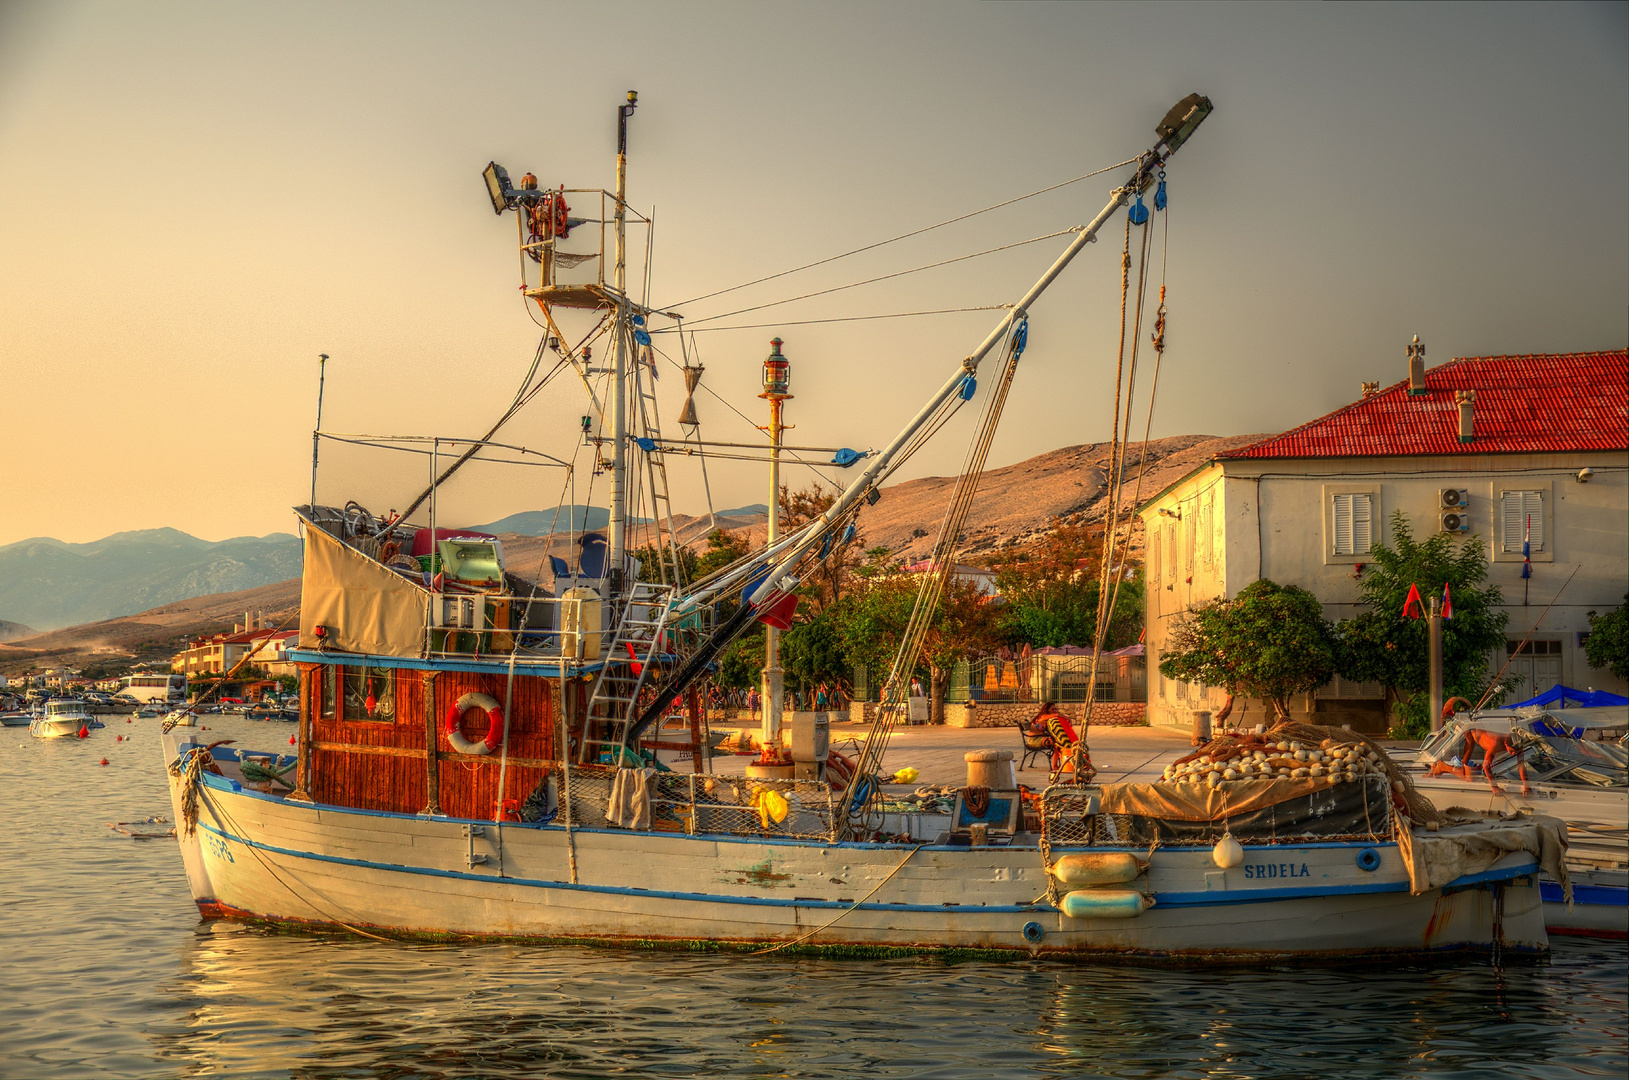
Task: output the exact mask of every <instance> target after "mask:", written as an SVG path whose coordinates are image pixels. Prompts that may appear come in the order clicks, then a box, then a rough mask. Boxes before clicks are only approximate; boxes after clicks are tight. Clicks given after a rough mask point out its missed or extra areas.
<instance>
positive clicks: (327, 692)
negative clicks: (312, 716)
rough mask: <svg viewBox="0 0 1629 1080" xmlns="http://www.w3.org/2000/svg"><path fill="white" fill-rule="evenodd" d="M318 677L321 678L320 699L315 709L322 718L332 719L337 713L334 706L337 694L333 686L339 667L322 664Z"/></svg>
mask: <svg viewBox="0 0 1629 1080" xmlns="http://www.w3.org/2000/svg"><path fill="white" fill-rule="evenodd" d="M320 677H321V679H322V701H321V703H320V707H319V708H318V710H317V711H318V715H320V716H321V717H322V718H323V719H324V720H332V719H334V718H335V717H337V716H338V715H339V713H338V712H336V711H335V708H334V706H335V705H336V703H337V702H338V695H337V694H336V693H335V692H334V687H335V685H336V683H337V682H338V678H339V669H338V668H336V667H328V666H326V665H324V667H323V668H322V671H321V675H320Z"/></svg>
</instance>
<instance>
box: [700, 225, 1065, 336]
mask: <svg viewBox="0 0 1629 1080" xmlns="http://www.w3.org/2000/svg"><path fill="white" fill-rule="evenodd" d="M1079 231H1080V226H1078V225H1073V226H1070V227H1069V228H1067V229H1059V230H1057V231H1056V232H1049V233H1046V234H1044V235H1042V236H1032V237H1030V238H1029V239H1028V240H1015V241H1013V242H1012V243H1010V244H998V245H997V246H995V247H992V248H985V249H984V250H983V251H974V252H971V253H970V254H967V255H957V256H955V257H954V258H949V259H941V260H939V261H938V262H931V263H923V264H922V265H921V266H913V267H911V268H910V269H909V270H896V271H894V272H893V273H892V274H880V275H878V276H877V277H871V278H865V279H864V280H862V281H851V282H849V283H848V284H847V285H834V286H832V287H831V288H829V289H817V290H815V291H814V292H807V293H804V294H802V295H801V296H792V297H788V298H787V299H785V300H772V301H770V302H769V303H767V304H754V305H753V306H752V307H744V308H736V309H735V310H734V311H726V312H724V313H722V314H719V315H708V316H707V317H705V318H701V319H696V320H694V322H693V323H692V325H699V324H701V323H709V322H717V321H718V320H719V319H728V318H729V317H730V316H732V315H745V314H746V313H747V312H749V311H763V310H764V309H765V308H772V307H780V306H781V305H782V304H794V303H796V302H797V301H799V300H808V299H811V298H813V297H816V296H826V295H829V294H830V293H835V292H843V291H844V290H846V289H857V288H859V287H860V286H862V285H875V284H876V283H877V282H879V281H890V280H892V279H893V278H898V277H905V276H906V275H907V274H916V273H920V272H922V271H923V270H933V269H935V268H937V267H940V266H950V265H951V264H953V263H959V262H966V261H967V260H969V259H977V258H980V257H982V256H985V255H994V254H996V253H997V252H1000V251H1010V250H1012V249H1013V248H1021V247H1024V246H1025V245H1026V244H1039V243H1040V242H1041V241H1042V240H1051V239H1052V238H1053V237H1057V236H1067V235H1069V234H1070V233H1073V232H1079Z"/></svg>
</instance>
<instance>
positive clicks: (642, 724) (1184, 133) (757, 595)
mask: <svg viewBox="0 0 1629 1080" xmlns="http://www.w3.org/2000/svg"><path fill="white" fill-rule="evenodd" d="M1213 108H1214V106H1213V105H1212V104H1211V101H1210V99H1209V98H1208V97H1205V96H1204V95H1202V94H1189V95H1188V96H1187V97H1185V98H1183V99H1182V100H1181V101H1179V102H1177V103H1176V105H1174V106H1172V108H1171V110H1170V111H1169V112H1167V113H1166V114H1165V117H1164V119H1162V120H1161V121H1160V122H1159V124H1158V125H1157V126H1156V127H1155V128H1154V133H1155V135H1157V136H1158V141H1157V142H1156V143H1155V144H1154V146H1153V147H1152V148H1151V149H1149V150H1147V151H1145V152H1144V153H1143V154H1142V156H1141V157H1140V158H1138V160H1137V169H1136V172H1135V173H1133V174H1132V176H1131V178H1130V180H1128V181H1127V182H1126V183H1125V184H1124V185H1122V186H1120V187H1117V188H1115V189H1114V190H1113V191H1112V192H1111V193H1110V196H1109V201H1108V203H1107V204H1106V205H1105V206H1104V207H1103V209H1102V210H1100V211H1098V214H1097V216H1096V217H1094V218H1093V219H1092V220H1091V221H1090V222H1089V223H1087V224H1086V225H1085V226H1083V227H1082V228H1081V229H1080V231H1079V233H1078V234H1077V235H1076V236H1075V238H1074V239H1073V240H1072V241H1070V243H1069V246H1068V247H1066V248H1065V249H1064V250H1063V253H1062V254H1061V255H1059V256H1058V258H1057V260H1056V261H1054V262H1053V264H1052V265H1051V266H1049V267H1048V268H1047V270H1046V272H1045V273H1043V274H1042V275H1041V277H1040V279H1039V280H1037V281H1036V282H1035V284H1034V285H1032V286H1030V288H1029V291H1028V292H1026V293H1025V294H1024V295H1023V298H1022V299H1020V300H1019V301H1018V302H1017V303H1016V304H1014V305H1013V306H1012V307H1011V308H1009V309H1008V310H1007V312H1006V314H1005V315H1003V316H1002V317H1001V319H1000V321H998V322H997V323H996V325H995V328H994V329H992V330H991V331H990V333H989V336H987V337H986V338H985V339H984V341H983V342H981V343H980V344H979V346H978V348H976V349H974V350H973V351H972V352H971V353H970V354H968V356H967V358H966V359H964V360H963V361H962V362H961V363H960V364H959V365H957V368H956V370H955V372H954V373H953V374H952V375H951V377H950V378H949V379H948V380H946V382H945V383H944V385H942V386H941V387H940V388H939V389H938V391H936V392H935V393H934V395H933V396H932V397H930V398H929V399H928V401H927V403H926V404H925V405H923V406H922V408H921V410H920V411H919V412H918V413H917V414H916V416H914V417H913V418H912V419H911V422H910V423H909V424H907V425H906V426H905V428H904V429H903V430H902V431H900V433H899V434H898V435H896V436H895V437H894V439H893V441H892V442H890V443H889V444H888V445H887V446H886V447H884V448H883V449H882V450H881V451H879V452H878V453H877V455H876V457H875V458H874V459H872V461H871V463H870V464H869V465H868V466H867V467H866V469H865V471H864V472H862V473H861V474H860V475H859V476H857V477H855V479H854V481H853V482H852V483H851V484H849V486H848V487H847V488H846V489H844V491H843V493H842V494H841V495H840V496H838V498H837V499H836V501H834V502H833V503H832V505H831V507H830V508H829V509H827V511H826V512H825V513H824V514H822V515H821V516H820V517H818V518H815V519H813V520H812V521H810V522H808V523H807V524H805V525H804V526H802V527H801V528H799V529H797V530H796V531H794V532H792V533H790V534H788V535H787V536H786V537H785V538H784V539H782V540H779V541H777V542H776V543H775V544H774V545H772V546H771V547H768V548H766V549H765V550H764V551H763V552H761V553H760V554H759V556H758V557H757V558H755V559H752V560H750V561H748V562H746V563H743V564H742V565H741V566H740V567H738V568H737V569H735V570H732V571H730V572H729V573H726V574H723V575H720V576H719V577H718V578H716V579H715V580H713V581H710V582H708V583H707V584H706V585H705V586H703V587H701V588H699V589H697V590H695V591H694V592H692V593H691V594H690V595H688V596H686V597H685V598H684V599H682V600H681V601H679V602H678V603H677V604H675V605H674V608H673V615H674V616H680V615H683V614H685V613H686V612H689V611H692V610H695V609H696V608H698V607H700V606H702V605H704V604H707V603H709V602H712V601H716V600H719V599H722V598H723V597H726V596H728V595H729V594H731V593H732V592H734V591H735V590H736V589H738V588H741V587H742V586H743V584H744V583H748V582H751V581H753V580H755V579H756V578H757V577H758V576H759V575H760V574H762V575H763V579H762V581H761V582H759V583H758V584H757V586H756V587H755V588H752V589H751V591H750V592H744V594H743V595H742V597H741V606H740V608H739V609H738V610H737V611H736V613H735V615H734V616H732V617H731V618H730V619H728V620H726V621H725V622H724V623H723V624H721V625H720V626H719V627H718V629H717V630H715V631H714V632H713V634H712V635H710V636H709V637H708V638H707V639H706V640H704V641H703V642H702V644H701V646H700V648H699V649H698V650H697V651H696V653H695V654H693V655H692V656H691V657H690V659H689V660H687V661H686V662H685V663H684V664H682V665H680V667H679V668H678V670H676V671H675V672H674V673H673V675H672V676H670V677H669V678H668V680H667V681H666V682H665V683H663V684H662V686H661V687H660V689H658V690H657V692H656V697H655V699H654V700H653V701H652V702H651V704H650V705H649V706H648V707H647V708H646V709H645V710H644V711H643V712H642V713H640V716H639V719H638V720H637V721H636V722H635V723H633V724H632V725H630V727H629V728H628V732H627V735H626V738H627V740H628V742H630V743H631V742H634V741H636V740H637V739H638V737H639V734H640V733H641V732H643V731H644V730H645V729H647V728H648V727H650V725H652V724H654V723H655V722H656V721H657V720H658V719H660V718H661V716H662V715H663V714H664V713H665V712H666V711H667V709H668V707H669V706H671V705H672V704H673V702H674V701H675V700H676V699H677V698H678V696H679V695H680V694H681V693H683V692H684V690H685V688H686V687H688V686H689V685H690V683H691V682H693V681H695V679H697V678H699V677H700V675H701V674H702V672H703V671H704V670H705V667H706V664H707V663H708V662H710V661H711V659H712V658H713V657H716V656H717V655H718V653H720V652H722V651H723V649H724V648H726V647H728V645H729V643H730V642H731V641H733V640H734V639H735V638H737V637H739V636H740V635H741V634H742V633H744V632H745V631H746V629H747V628H748V627H749V626H750V625H751V624H752V620H751V618H750V617H747V616H748V614H749V613H750V612H753V611H756V610H757V608H758V606H759V605H761V604H762V603H763V602H764V601H765V600H766V599H768V598H769V597H771V596H773V595H774V594H776V593H777V592H784V591H786V590H788V589H790V588H795V587H796V581H795V579H794V578H793V577H792V572H793V571H794V570H796V568H797V567H798V565H799V564H800V563H801V562H802V561H803V560H804V559H805V558H807V557H808V556H809V555H810V554H811V553H812V552H814V551H815V550H816V547H817V546H818V545H819V543H820V542H821V540H822V538H823V537H824V536H825V534H826V533H827V532H829V531H831V530H832V529H833V528H835V527H836V526H837V525H838V524H839V523H840V522H842V521H843V520H844V519H845V518H846V517H847V516H848V515H849V514H850V513H851V512H852V511H853V510H854V509H855V508H856V507H857V506H858V504H859V502H860V500H861V499H863V498H865V497H866V496H867V495H868V494H869V493H870V492H871V490H872V489H873V488H874V487H875V486H876V485H878V484H879V483H880V482H881V481H882V479H883V478H884V477H885V476H887V475H888V473H889V472H891V471H892V468H893V467H894V465H895V459H896V458H898V457H899V455H900V453H901V451H903V450H904V449H905V448H906V447H907V446H908V445H909V444H910V443H911V441H912V439H913V438H914V437H915V436H916V435H917V434H918V433H919V432H920V431H921V430H922V429H923V428H924V427H926V426H927V425H928V423H929V422H930V421H931V420H932V419H933V417H934V416H935V415H936V414H937V413H938V411H939V409H940V408H941V407H942V406H943V405H944V404H945V403H946V402H947V401H949V400H950V398H951V397H952V396H953V395H955V394H957V393H959V392H960V390H961V387H962V385H963V383H964V382H965V380H966V379H967V377H968V376H969V375H971V374H973V373H975V372H977V371H978V366H979V363H980V362H981V361H982V360H983V359H984V358H985V356H987V355H988V354H989V353H990V351H991V350H992V349H994V348H995V347H996V346H997V345H999V344H1000V343H1001V342H1002V341H1003V340H1004V339H1005V338H1006V336H1007V334H1008V332H1009V331H1010V330H1011V328H1012V327H1013V325H1014V324H1015V323H1016V322H1017V321H1018V320H1020V319H1022V318H1023V317H1024V316H1025V315H1027V314H1028V313H1029V309H1030V307H1031V306H1032V305H1034V303H1035V301H1036V300H1037V299H1039V298H1040V296H1041V294H1042V293H1044V292H1046V290H1047V288H1048V287H1049V286H1050V285H1051V284H1052V282H1053V281H1055V280H1057V277H1058V275H1059V274H1061V273H1063V271H1064V270H1065V268H1067V267H1068V265H1069V264H1070V263H1071V262H1073V261H1074V258H1075V256H1076V255H1078V254H1080V252H1081V250H1082V249H1083V248H1085V246H1086V245H1087V244H1090V243H1092V242H1093V241H1095V240H1096V239H1097V234H1098V231H1099V230H1101V229H1102V228H1103V226H1104V225H1105V224H1107V223H1108V220H1109V219H1110V218H1111V217H1113V216H1114V212H1115V211H1116V210H1118V209H1120V207H1122V206H1124V205H1125V204H1126V203H1127V201H1129V200H1130V199H1131V198H1133V197H1134V196H1136V195H1140V194H1142V193H1143V192H1144V191H1147V190H1148V189H1149V188H1150V187H1151V186H1153V184H1154V181H1155V178H1156V177H1157V175H1158V173H1159V171H1160V169H1162V168H1163V167H1164V165H1165V163H1166V162H1167V161H1168V160H1170V157H1171V155H1172V154H1174V153H1176V151H1177V150H1178V149H1180V148H1181V146H1182V145H1183V144H1184V143H1186V142H1187V141H1188V139H1189V137H1190V136H1192V135H1193V133H1194V130H1195V129H1197V128H1198V127H1199V125H1200V123H1201V122H1203V121H1204V119H1205V117H1207V116H1209V115H1210V113H1211V111H1212V110H1213ZM766 568H767V572H766ZM720 639H722V640H720ZM703 655H705V657H706V659H705V660H702V657H703ZM698 661H701V663H699V664H698Z"/></svg>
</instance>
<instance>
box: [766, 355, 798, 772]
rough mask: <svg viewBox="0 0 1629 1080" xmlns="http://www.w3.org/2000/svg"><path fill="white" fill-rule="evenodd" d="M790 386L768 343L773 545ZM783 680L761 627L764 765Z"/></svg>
mask: <svg viewBox="0 0 1629 1080" xmlns="http://www.w3.org/2000/svg"><path fill="white" fill-rule="evenodd" d="M791 385H792V363H791V361H790V360H788V359H787V358H786V357H785V356H782V355H781V339H780V338H775V339H773V340H772V341H770V343H769V356H768V357H766V358H765V359H764V392H763V393H761V394H759V395H758V396H759V397H761V398H763V399H764V400H765V401H767V402H769V426H768V427H766V428H764V429H763V430H765V431H767V432H769V539H768V543H769V544H771V545H773V544H774V543H775V538H776V534H777V531H778V528H777V527H778V525H779V524H780V494H781V433H782V432H783V431H785V430H786V429H787V427H788V425H786V424H784V423H782V422H781V406H782V403H784V402H787V401H790V400H792V395H791V394H789V393H787V390H788V389H790V387H791ZM785 688H786V683H785V676H784V673H783V672H782V671H781V632H780V631H779V630H777V629H776V628H775V627H773V626H767V625H766V626H765V627H764V689H763V707H764V713H763V721H762V723H761V725H760V732H761V735H762V738H761V740H760V741H761V743H762V753H761V754H760V757H759V760H760V762H761V763H762V764H765V765H778V764H780V763H781V755H780V750H779V747H780V737H781V717H782V710H783V709H784V707H785Z"/></svg>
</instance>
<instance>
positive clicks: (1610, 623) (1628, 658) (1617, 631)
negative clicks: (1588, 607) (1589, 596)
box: [1584, 593, 1629, 679]
mask: <svg viewBox="0 0 1629 1080" xmlns="http://www.w3.org/2000/svg"><path fill="white" fill-rule="evenodd" d="M1623 599H1624V602H1623V603H1622V604H1619V605H1618V606H1617V607H1616V608H1614V609H1612V610H1611V611H1609V612H1607V613H1606V614H1605V615H1597V614H1595V612H1593V611H1592V612H1590V613H1589V637H1587V638H1585V639H1584V657H1585V658H1586V659H1587V660H1588V661H1589V666H1590V667H1592V668H1606V669H1607V670H1608V671H1610V672H1612V674H1614V675H1616V676H1617V677H1618V678H1620V679H1629V593H1625V594H1624V597H1623Z"/></svg>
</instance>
